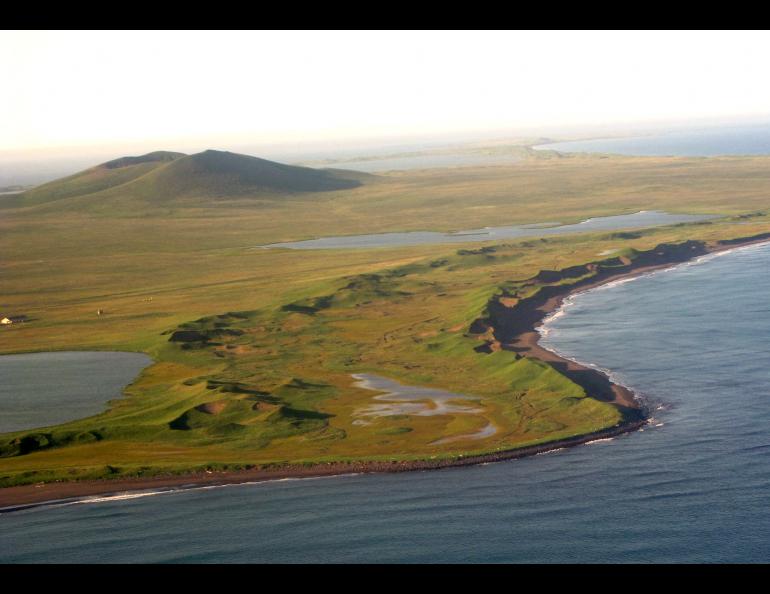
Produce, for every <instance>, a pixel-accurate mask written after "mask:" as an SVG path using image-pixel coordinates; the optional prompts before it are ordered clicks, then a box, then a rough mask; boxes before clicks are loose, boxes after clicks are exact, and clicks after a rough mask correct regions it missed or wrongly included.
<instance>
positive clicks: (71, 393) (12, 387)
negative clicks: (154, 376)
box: [0, 351, 152, 433]
mask: <svg viewBox="0 0 770 594" xmlns="http://www.w3.org/2000/svg"><path fill="white" fill-rule="evenodd" d="M150 363H152V359H150V357H148V356H147V355H143V354H141V353H117V352H86V351H62V352H53V353H30V354H24V355H3V356H0V378H1V379H0V433H5V432H9V431H20V430H22V429H34V428H36V427H47V426H50V425H58V424H59V423H64V422H67V421H72V420H75V419H82V418H84V417H88V416H91V415H95V414H98V413H100V412H102V411H104V410H105V409H106V408H107V407H106V404H107V401H109V400H112V399H113V398H118V397H119V396H120V395H121V393H122V392H123V388H124V387H125V386H126V385H127V384H129V383H131V382H132V381H133V380H134V378H135V377H136V376H137V375H138V374H139V372H140V371H141V370H142V369H143V368H145V367H147V366H148V365H149V364H150Z"/></svg>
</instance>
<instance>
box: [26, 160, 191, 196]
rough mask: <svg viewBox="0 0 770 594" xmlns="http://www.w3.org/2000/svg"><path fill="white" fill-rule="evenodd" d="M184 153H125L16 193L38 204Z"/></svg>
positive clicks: (134, 174)
mask: <svg viewBox="0 0 770 594" xmlns="http://www.w3.org/2000/svg"><path fill="white" fill-rule="evenodd" d="M184 156H185V154H184V153H172V152H169V151H155V152H152V153H148V154H146V155H142V156H139V157H122V158H120V159H115V160H113V161H108V162H106V163H102V164H101V165H97V166H96V167H91V168H90V169H86V170H85V171H81V172H80V173H76V174H74V175H70V176H68V177H65V178H63V179H57V180H54V181H52V182H48V183H47V184H43V185H42V186H38V187H37V188H33V189H32V190H28V191H27V192H24V193H22V194H20V195H18V196H17V197H16V200H17V205H18V206H34V205H36V204H44V203H46V202H53V201H57V200H62V199H64V198H72V197H75V196H85V195H88V194H94V193H96V192H101V191H102V190H107V189H109V188H114V187H117V186H122V185H124V184H126V183H129V182H131V181H133V180H135V179H137V178H140V177H142V176H143V175H145V174H147V173H149V172H150V171H152V170H154V169H156V168H158V167H162V166H163V165H167V164H168V163H170V162H172V161H174V160H176V159H179V158H181V157H184Z"/></svg>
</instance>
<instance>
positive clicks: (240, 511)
mask: <svg viewBox="0 0 770 594" xmlns="http://www.w3.org/2000/svg"><path fill="white" fill-rule="evenodd" d="M769 293H770V245H764V246H754V247H750V248H742V249H737V250H734V251H731V252H728V253H725V254H722V255H718V256H715V257H714V256H709V257H706V258H704V259H702V260H700V261H698V262H695V263H688V264H685V265H680V266H678V267H676V268H673V269H669V270H666V271H661V272H656V273H654V274H652V275H649V276H644V277H640V278H637V279H635V280H631V281H628V282H624V283H615V284H614V285H612V286H607V287H603V288H599V289H596V290H594V291H590V292H587V293H584V294H581V295H578V296H576V297H574V298H573V299H571V300H570V302H569V303H568V304H567V306H566V308H565V309H564V310H563V311H564V313H563V315H561V316H556V317H555V318H553V319H552V320H551V321H550V322H549V324H548V325H547V327H546V338H545V340H546V342H547V344H548V345H549V346H551V347H553V348H556V349H558V350H559V351H560V352H562V353H565V354H567V355H568V356H571V357H574V358H576V359H578V360H580V361H583V362H591V363H594V364H596V365H599V366H600V367H602V368H606V369H610V370H612V374H613V376H614V377H615V378H616V379H617V380H618V381H622V382H623V383H625V384H627V385H629V386H631V387H633V388H634V389H636V390H637V391H638V392H639V393H641V394H643V397H644V399H645V401H646V402H647V403H648V405H649V406H650V407H651V408H652V409H653V416H654V420H653V421H652V422H651V424H650V425H649V426H647V427H646V428H644V429H643V430H642V431H638V432H634V433H631V434H627V435H624V436H621V437H617V438H615V439H611V440H600V441H597V442H594V443H590V444H587V445H583V446H579V447H576V448H571V449H565V450H561V451H556V452H552V453H547V454H541V455H537V456H533V457H530V458H525V459H521V460H516V461H510V462H500V463H495V464H488V465H484V466H475V467H469V468H455V469H445V470H439V471H427V472H413V473H405V474H392V475H352V476H343V477H331V478H322V479H303V480H285V481H276V482H264V483H258V484H250V485H239V486H228V487H217V488H205V489H197V490H189V491H177V492H172V493H161V494H156V495H152V494H144V495H143V496H139V497H137V496H136V495H131V496H130V497H131V498H124V499H112V500H111V499H106V500H104V499H102V500H96V501H91V502H84V503H74V504H69V505H62V506H58V507H57V506H51V507H44V508H36V509H31V510H26V511H20V512H14V513H9V514H2V515H0V561H3V562H54V561H59V562H136V561H143V562H222V563H228V562H279V563H286V562H319V563H320V562H375V563H382V562H412V563H419V562H449V563H457V562H536V563H548V562H597V563H625V562H642V563H646V562H660V563H674V562H749V563H754V562H768V561H770V505H768V501H770V301H768V299H767V295H768V294H769Z"/></svg>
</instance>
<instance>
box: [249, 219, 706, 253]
mask: <svg viewBox="0 0 770 594" xmlns="http://www.w3.org/2000/svg"><path fill="white" fill-rule="evenodd" d="M714 217H715V215H705V214H671V213H667V212H662V211H658V210H643V211H640V212H636V213H633V214H628V215H616V216H611V217H595V218H591V219H586V220H585V221H581V222H580V223H574V224H572V225H560V224H559V223H538V224H534V225H507V226H504V227H484V228H483V229H468V230H465V231H456V232H454V233H438V232H436V231H410V232H405V233H371V234H368V235H342V236H336V237H320V238H318V239H308V240H305V241H287V242H283V243H271V244H268V245H262V246H257V247H260V248H289V249H295V250H323V249H335V248H336V249H340V248H374V247H395V246H402V245H423V244H433V243H467V242H474V241H475V242H478V241H499V240H502V239H513V238H520V237H547V236H549V235H565V234H567V233H586V232H590V231H615V230H618V229H641V228H644V227H659V226H661V225H674V224H677V223H693V222H697V221H704V220H707V219H711V218H714ZM549 225H550V226H549Z"/></svg>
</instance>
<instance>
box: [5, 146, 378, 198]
mask: <svg viewBox="0 0 770 594" xmlns="http://www.w3.org/2000/svg"><path fill="white" fill-rule="evenodd" d="M368 177H371V176H369V175H368V174H365V173H360V172H355V171H344V170H336V169H311V168H309V167H297V166H292V165H285V164H283V163H276V162H274V161H268V160H266V159H260V158H257V157H252V156H249V155H241V154H237V153H231V152H226V151H214V150H207V151H204V152H202V153H197V154H194V155H185V154H183V153H171V152H165V151H158V152H154V153H148V154H147V155H142V156H138V157H122V158H120V159H115V160H113V161H108V162H107V163H102V164H101V165H97V166H96V167H92V168H90V169H87V170H85V171H81V172H80V173H76V174H74V175H71V176H69V177H66V178H63V179H60V180H55V181H52V182H49V183H47V184H44V185H42V186H39V187H37V188H34V189H32V190H29V191H28V192H24V193H23V194H19V195H18V196H17V197H16V198H15V200H14V204H13V205H12V206H21V207H27V206H38V205H40V206H43V205H45V206H46V210H60V209H61V210H82V209H85V210H92V209H93V208H97V209H103V208H113V207H118V208H120V207H121V206H123V207H129V206H130V205H132V204H133V205H134V206H138V205H139V204H144V205H152V204H156V205H167V204H173V205H175V206H184V205H186V204H189V205H196V206H201V205H205V203H206V202H207V201H211V200H221V199H244V198H245V199H249V198H263V199H264V198H275V197H281V196H284V195H288V194H296V193H312V192H327V191H334V190H346V189H350V188H355V187H358V186H360V185H362V183H363V181H364V180H365V179H366V178H368ZM65 199H69V200H65ZM9 206H10V204H9Z"/></svg>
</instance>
